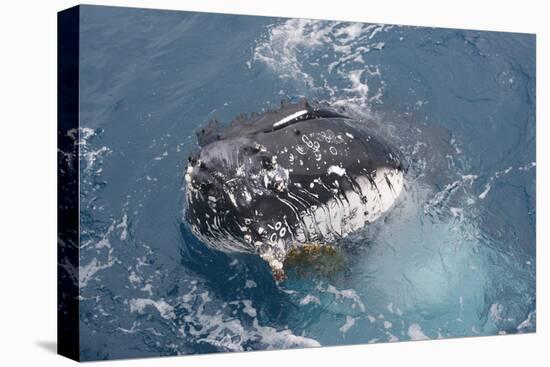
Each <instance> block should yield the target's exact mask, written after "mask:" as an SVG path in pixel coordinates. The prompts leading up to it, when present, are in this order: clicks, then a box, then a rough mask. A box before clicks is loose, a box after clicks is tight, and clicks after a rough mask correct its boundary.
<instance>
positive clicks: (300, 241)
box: [184, 100, 403, 280]
mask: <svg viewBox="0 0 550 367" xmlns="http://www.w3.org/2000/svg"><path fill="white" fill-rule="evenodd" d="M197 135H198V143H199V149H198V150H197V151H195V152H194V153H192V154H191V155H190V156H189V162H188V165H187V168H186V171H185V174H184V177H185V184H186V194H185V196H186V201H187V203H186V209H185V220H186V221H187V223H188V224H189V226H190V227H191V230H192V232H193V233H194V234H195V235H196V236H197V237H198V238H199V239H201V240H202V241H203V242H204V243H205V244H206V245H208V246H210V247H212V248H214V249H217V250H221V251H226V252H236V251H237V252H238V251H240V252H248V253H254V254H257V255H259V256H260V257H261V258H262V259H264V260H265V261H267V263H268V264H269V266H270V267H271V269H272V272H273V275H274V277H275V278H276V279H277V280H281V279H284V270H283V263H284V260H285V258H286V256H287V254H288V253H289V252H290V251H291V250H293V249H296V248H299V247H303V246H308V245H310V244H334V243H337V240H338V239H340V238H342V237H345V236H347V235H348V234H350V233H352V232H354V231H357V230H358V229H360V228H363V227H364V226H366V225H368V224H369V223H371V222H373V221H375V220H376V219H378V218H379V217H380V216H381V215H382V214H383V213H384V212H386V211H387V210H388V209H389V208H390V207H392V205H393V203H394V202H395V201H396V199H397V198H398V197H399V195H400V193H401V191H402V188H403V165H402V163H401V159H400V153H399V152H398V151H396V150H395V149H394V148H392V147H391V146H390V145H389V144H387V143H386V142H385V141H384V140H383V139H380V138H379V137H377V136H376V135H374V134H373V133H371V132H369V131H368V129H366V128H365V127H363V126H361V124H360V122H358V121H357V120H354V119H352V118H349V117H347V116H345V115H343V114H341V113H339V112H337V111H336V110H333V109H330V108H327V107H319V106H312V105H310V104H309V103H308V102H307V101H305V100H302V101H301V102H299V103H282V104H281V108H280V109H277V110H273V111H267V112H264V113H262V114H253V115H252V116H250V118H246V117H245V116H239V117H238V118H237V119H235V120H234V121H232V122H231V123H230V124H229V125H228V126H227V127H224V128H222V127H221V126H220V125H219V124H218V123H217V122H216V121H212V122H211V123H210V124H209V125H208V126H206V127H205V128H204V129H201V130H200V131H199V133H198V134H197Z"/></svg>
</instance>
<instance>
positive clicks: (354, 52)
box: [247, 19, 392, 110]
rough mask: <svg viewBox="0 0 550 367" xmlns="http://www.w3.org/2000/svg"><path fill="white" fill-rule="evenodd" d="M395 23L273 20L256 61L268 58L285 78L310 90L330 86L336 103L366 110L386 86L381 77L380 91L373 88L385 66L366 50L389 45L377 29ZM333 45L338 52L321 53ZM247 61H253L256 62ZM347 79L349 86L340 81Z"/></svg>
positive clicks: (256, 50)
mask: <svg viewBox="0 0 550 367" xmlns="http://www.w3.org/2000/svg"><path fill="white" fill-rule="evenodd" d="M391 28H392V27H391V26H385V25H366V24H363V23H349V22H331V21H319V20H308V19H289V20H287V21H284V22H282V23H276V24H273V25H272V26H270V27H269V28H268V30H267V33H266V34H265V35H264V36H263V37H262V38H261V39H259V40H257V42H256V46H255V48H254V54H253V57H252V61H254V62H260V63H263V64H265V65H266V66H267V67H268V68H270V69H271V70H272V71H273V72H274V73H275V74H276V75H278V76H279V77H280V78H282V79H285V80H289V81H291V82H294V83H296V85H300V84H303V85H305V86H307V89H308V90H309V91H313V90H323V91H325V92H327V93H328V96H327V97H328V98H329V102H330V103H331V104H333V105H346V106H347V107H350V108H352V109H354V108H355V107H360V108H361V109H363V110H364V109H365V108H367V107H368V105H369V103H370V102H373V101H379V100H380V97H381V95H382V89H383V83H378V84H379V86H378V87H377V90H376V91H374V92H373V91H371V90H370V89H369V86H368V78H369V77H378V78H380V72H379V69H378V66H377V65H372V64H368V57H366V55H367V54H368V52H370V51H371V50H380V49H382V48H383V47H384V46H385V44H384V42H380V41H378V40H377V38H378V37H377V33H379V32H381V31H387V30H388V29H391ZM327 48H329V49H331V50H332V51H333V52H332V53H325V54H322V55H320V54H319V52H320V51H321V50H323V49H327ZM247 65H249V66H250V67H253V65H252V63H250V62H249V63H248V64H247ZM311 68H314V69H315V71H312V70H310V69H311ZM314 75H315V76H314ZM342 81H344V83H346V82H347V84H348V86H347V87H344V88H340V87H338V85H340V84H341V82H342Z"/></svg>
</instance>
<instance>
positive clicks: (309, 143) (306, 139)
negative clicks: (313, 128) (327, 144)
mask: <svg viewBox="0 0 550 367" xmlns="http://www.w3.org/2000/svg"><path fill="white" fill-rule="evenodd" d="M302 141H303V142H304V144H305V145H307V147H308V148H313V142H312V141H311V139H310V138H309V136H307V135H305V134H304V135H302Z"/></svg>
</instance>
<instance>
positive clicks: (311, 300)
mask: <svg viewBox="0 0 550 367" xmlns="http://www.w3.org/2000/svg"><path fill="white" fill-rule="evenodd" d="M310 303H315V304H318V305H320V304H321V301H320V300H319V298H318V297H316V296H313V295H311V294H308V295H306V296H305V297H304V298H302V299H301V300H300V304H301V305H307V304H310Z"/></svg>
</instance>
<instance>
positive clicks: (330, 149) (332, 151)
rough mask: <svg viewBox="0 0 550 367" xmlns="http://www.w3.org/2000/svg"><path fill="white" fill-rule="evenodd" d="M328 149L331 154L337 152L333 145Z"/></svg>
mask: <svg viewBox="0 0 550 367" xmlns="http://www.w3.org/2000/svg"><path fill="white" fill-rule="evenodd" d="M328 151H329V152H330V154H332V155H337V154H338V151H337V150H336V148H335V147H333V146H331V147H330V148H328Z"/></svg>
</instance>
